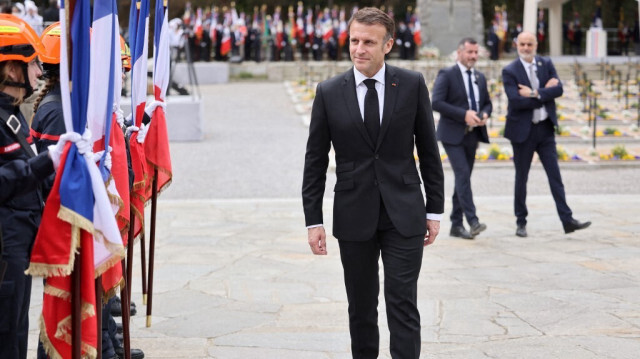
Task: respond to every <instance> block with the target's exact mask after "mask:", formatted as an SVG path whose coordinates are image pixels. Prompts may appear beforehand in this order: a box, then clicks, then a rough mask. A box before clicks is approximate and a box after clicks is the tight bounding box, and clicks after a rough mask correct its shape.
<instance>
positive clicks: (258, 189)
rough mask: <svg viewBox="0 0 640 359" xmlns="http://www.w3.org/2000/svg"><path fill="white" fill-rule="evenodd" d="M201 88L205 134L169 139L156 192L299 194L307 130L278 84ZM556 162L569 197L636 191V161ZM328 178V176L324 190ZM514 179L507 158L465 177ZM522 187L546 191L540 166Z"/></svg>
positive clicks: (499, 191)
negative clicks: (167, 178)
mask: <svg viewBox="0 0 640 359" xmlns="http://www.w3.org/2000/svg"><path fill="white" fill-rule="evenodd" d="M201 91H202V95H203V102H204V113H205V121H204V122H205V134H206V135H205V140H204V141H201V142H172V143H171V156H172V162H173V171H174V172H173V173H174V179H173V183H172V184H171V187H170V188H169V189H168V190H167V191H166V192H165V193H164V194H163V196H162V198H165V199H222V198H299V197H300V188H301V184H302V168H303V165H304V152H305V145H306V137H307V133H308V130H307V127H305V126H304V125H303V124H302V120H301V117H300V115H298V114H297V113H296V112H295V110H294V107H293V104H292V102H291V100H290V99H289V97H288V96H287V94H286V92H285V89H284V85H283V84H282V83H265V82H256V83H251V82H236V83H230V84H225V85H209V86H202V87H201ZM561 166H562V175H563V178H564V183H565V188H566V192H567V194H568V195H572V194H640V183H639V182H638V179H640V165H637V164H632V165H628V164H627V165H607V166H601V165H583V164H572V163H569V164H562V165H561ZM334 177H335V176H334V175H333V174H329V175H328V182H327V188H328V189H331V188H333V183H334V181H335V178H334ZM445 177H446V184H445V186H446V187H445V188H446V193H447V197H450V196H451V193H452V188H453V172H452V171H451V169H450V168H448V165H445ZM513 181H514V169H513V166H512V164H510V163H505V164H500V165H492V164H479V165H477V166H476V169H475V170H474V174H473V178H472V183H473V190H474V193H475V195H478V196H494V195H510V194H511V193H512V192H513ZM528 193H529V194H531V195H538V194H550V191H549V186H548V184H547V180H546V176H545V174H544V170H543V168H542V166H541V165H540V164H534V166H533V167H532V170H531V173H530V176H529V187H528ZM331 195H332V192H331V191H330V190H329V191H327V196H331ZM569 203H571V198H570V197H569Z"/></svg>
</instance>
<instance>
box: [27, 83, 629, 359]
mask: <svg viewBox="0 0 640 359" xmlns="http://www.w3.org/2000/svg"><path fill="white" fill-rule="evenodd" d="M202 90H203V94H204V95H205V96H207V98H208V99H210V100H207V101H205V114H207V115H206V116H207V118H206V125H207V128H206V131H205V132H206V133H207V134H208V135H207V136H206V138H205V140H204V141H202V142H199V143H172V144H171V149H172V158H173V163H174V183H173V184H172V185H171V187H170V188H169V189H168V190H167V191H166V192H165V193H164V194H163V195H162V197H161V199H160V201H159V208H158V237H157V247H156V271H155V282H154V289H155V290H154V293H155V294H154V298H153V309H154V310H153V312H154V315H153V320H152V326H151V327H150V328H146V327H145V317H144V315H143V314H144V311H145V307H144V306H143V305H142V299H141V293H140V268H139V260H138V258H139V248H136V254H135V255H136V256H135V261H136V267H134V282H133V288H134V292H133V300H134V301H135V302H136V303H137V305H138V315H137V316H135V317H133V318H132V325H133V327H132V346H133V347H136V348H142V349H143V350H144V351H145V354H146V357H147V358H221V359H227V358H228V359H236V358H238V359H241V358H283V359H288V358H292V359H293V358H349V357H350V354H349V333H348V322H347V303H346V295H345V293H344V285H343V282H342V272H341V265H340V258H339V252H338V246H337V243H336V242H335V240H334V239H330V240H329V244H328V247H329V255H328V256H325V257H318V256H313V255H312V254H311V252H310V250H309V248H308V245H307V243H306V229H305V228H304V219H303V214H302V205H301V200H300V195H299V192H300V185H301V175H302V163H303V160H304V147H305V141H306V131H307V130H306V128H305V127H304V126H302V124H301V122H300V119H299V116H297V115H296V114H295V111H294V110H293V109H292V108H291V105H290V102H288V101H289V99H288V98H287V95H286V93H285V90H284V87H283V85H282V84H273V83H271V84H267V83H259V84H248V83H235V84H229V85H224V86H210V87H203V89H202ZM225 95H229V96H225ZM236 95H237V96H236ZM240 95H244V96H245V98H244V99H239V97H242V96H240ZM246 98H251V101H253V102H255V103H251V104H250V106H249V105H248V104H247V100H246ZM252 108H253V110H252ZM562 171H563V172H562V173H563V175H564V178H565V186H566V187H567V193H568V201H569V204H570V205H571V206H572V209H573V210H574V213H575V216H576V218H578V219H580V220H592V221H593V222H594V224H593V225H592V226H591V227H590V228H589V229H586V230H584V231H579V232H576V233H572V234H569V235H565V234H563V232H562V226H561V224H560V221H559V220H558V218H557V214H556V213H555V208H554V205H553V201H552V199H551V196H550V194H549V190H548V185H547V184H546V179H545V177H544V171H543V169H542V168H541V167H540V166H533V168H532V173H531V179H530V184H529V194H530V196H529V199H528V204H529V211H530V217H529V225H528V231H529V234H530V236H529V237H528V238H518V237H516V236H515V235H514V232H515V218H514V216H513V210H512V201H513V197H512V196H511V192H512V188H513V169H512V168H511V167H509V166H499V167H495V166H478V168H477V169H476V171H474V177H473V185H474V192H475V193H476V196H475V198H476V204H477V207H478V214H479V216H480V218H481V221H483V222H485V223H487V225H488V229H487V231H486V232H483V233H482V234H481V235H480V236H478V237H477V239H476V240H474V241H466V240H461V239H454V238H451V237H449V236H448V231H449V228H450V223H449V221H448V219H447V218H446V216H445V219H444V220H443V222H442V228H441V234H440V236H439V237H438V239H437V240H436V243H435V244H434V245H433V246H430V247H428V248H427V249H425V256H424V260H423V269H422V272H421V277H420V281H419V294H418V297H419V306H420V310H421V314H422V328H423V329H422V341H423V345H422V353H423V357H424V358H447V359H449V358H451V359H454V358H459V359H474V358H562V359H564V358H580V359H582V358H586V359H590V358H611V359H621V358H630V359H631V358H634V359H635V358H637V357H638V353H640V272H639V271H638V268H640V241H639V239H640V221H639V220H638V213H640V188H639V187H638V185H637V181H638V178H640V167H638V166H607V167H598V166H580V167H576V166H571V165H562ZM445 176H446V180H447V182H446V193H447V198H450V195H451V192H452V173H451V171H450V169H448V168H445ZM328 178H329V183H328V185H327V188H328V189H329V190H328V191H327V195H326V197H327V198H326V201H325V207H326V208H325V218H326V220H327V222H330V218H331V212H332V210H331V205H332V200H331V197H332V193H331V191H330V188H331V187H332V181H334V175H333V174H329V175H328ZM449 210H450V206H449V202H447V208H446V209H445V211H446V213H448V211H449ZM327 227H328V232H329V233H330V227H331V226H330V224H329V223H328V224H327ZM41 297H42V286H41V284H40V280H39V279H35V280H34V290H33V295H32V310H31V312H30V314H31V326H32V329H31V331H30V341H29V344H30V353H29V357H30V358H35V345H36V339H37V332H38V330H37V326H36V323H37V320H36V319H37V317H38V315H39V311H40V310H41V303H42V300H41ZM379 311H380V324H381V326H380V329H381V354H380V357H381V358H389V357H390V356H389V350H388V346H389V342H388V330H387V327H386V317H385V310H384V300H383V299H382V297H381V302H380V307H379Z"/></svg>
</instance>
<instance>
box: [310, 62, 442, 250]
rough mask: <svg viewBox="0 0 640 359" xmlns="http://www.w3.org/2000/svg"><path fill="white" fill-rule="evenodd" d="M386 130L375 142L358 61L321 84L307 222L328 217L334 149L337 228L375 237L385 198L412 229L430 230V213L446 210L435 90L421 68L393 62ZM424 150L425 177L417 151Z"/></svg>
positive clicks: (341, 233) (406, 232)
mask: <svg viewBox="0 0 640 359" xmlns="http://www.w3.org/2000/svg"><path fill="white" fill-rule="evenodd" d="M382 115H383V116H382V123H381V127H380V135H379V137H378V140H377V143H374V142H373V141H372V140H371V139H370V137H369V135H368V133H367V130H366V128H365V126H364V122H363V119H362V116H361V115H360V110H359V108H358V100H357V96H356V89H355V79H354V74H353V68H352V69H350V70H349V71H347V72H345V73H343V74H341V75H338V76H335V77H333V78H331V79H329V80H326V81H323V82H321V83H320V84H318V87H317V89H316V97H315V100H314V102H313V108H312V112H311V124H310V126H309V139H308V142H307V152H306V156H305V165H304V177H303V184H302V200H303V205H304V213H305V221H306V225H307V226H309V225H313V224H320V223H324V222H323V216H322V198H323V195H324V190H325V180H326V172H327V166H328V164H329V157H328V153H329V149H330V148H331V145H332V144H333V148H334V150H335V156H336V176H337V183H336V186H335V188H334V191H335V196H334V211H333V235H334V236H335V237H336V238H338V239H340V240H352V241H364V240H368V239H370V238H371V237H372V236H373V234H374V232H375V230H376V227H377V222H378V216H379V213H380V199H381V198H382V200H383V201H384V205H385V207H386V210H387V213H388V215H389V217H390V219H391V221H392V222H393V224H394V226H395V228H396V229H397V230H398V232H400V234H402V235H403V236H405V237H412V236H418V235H424V234H425V233H426V221H425V219H426V213H427V212H428V213H442V212H443V211H444V176H443V171H442V163H441V162H440V154H439V151H438V145H437V142H436V139H435V128H434V124H433V114H432V112H431V102H430V101H429V93H428V91H427V87H426V85H425V82H424V78H423V77H422V75H421V74H419V73H417V72H413V71H408V70H404V69H400V68H397V67H393V66H389V65H387V66H386V74H385V98H384V110H383V114H382ZM414 145H415V148H417V152H418V156H419V158H420V174H421V175H422V180H423V181H424V190H425V192H426V205H425V197H423V194H422V190H421V187H420V183H421V181H420V176H419V175H418V170H417V168H416V163H415V159H414Z"/></svg>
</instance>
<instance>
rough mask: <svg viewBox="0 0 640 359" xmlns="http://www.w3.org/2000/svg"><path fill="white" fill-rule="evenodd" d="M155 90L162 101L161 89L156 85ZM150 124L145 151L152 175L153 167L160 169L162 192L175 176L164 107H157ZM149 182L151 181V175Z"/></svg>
mask: <svg viewBox="0 0 640 359" xmlns="http://www.w3.org/2000/svg"><path fill="white" fill-rule="evenodd" d="M154 90H155V91H154V92H155V98H156V100H158V101H160V100H161V98H160V91H161V90H160V89H159V88H158V87H154ZM149 126H150V127H149V130H148V132H147V137H145V139H144V152H145V156H146V158H147V162H148V164H149V171H150V173H151V176H153V169H157V170H158V186H157V190H158V193H160V192H162V191H163V190H164V189H165V188H166V187H167V186H168V185H169V184H170V183H171V178H172V177H173V174H172V170H171V153H170V152H169V135H168V131H167V120H166V118H165V114H164V109H163V108H162V107H160V106H158V107H156V109H155V111H154V112H153V118H152V120H151V123H150V125H149ZM149 182H151V177H150V180H149Z"/></svg>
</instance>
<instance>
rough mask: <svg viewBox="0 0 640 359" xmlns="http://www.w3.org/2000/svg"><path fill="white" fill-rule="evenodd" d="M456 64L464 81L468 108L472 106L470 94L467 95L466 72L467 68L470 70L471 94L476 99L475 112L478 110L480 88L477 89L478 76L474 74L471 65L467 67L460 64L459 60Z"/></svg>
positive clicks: (467, 81) (467, 78)
mask: <svg viewBox="0 0 640 359" xmlns="http://www.w3.org/2000/svg"><path fill="white" fill-rule="evenodd" d="M457 64H458V67H459V68H460V72H461V73H462V79H463V81H462V82H464V90H465V92H466V94H467V102H469V109H472V108H473V106H471V96H469V93H470V92H469V75H468V74H467V70H471V86H472V87H473V96H474V97H475V99H476V108H477V109H478V111H477V112H480V90H478V77H477V76H476V70H475V69H474V68H473V67H472V68H470V69H467V67H466V66H464V65H463V64H461V63H460V61H458V62H457Z"/></svg>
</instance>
